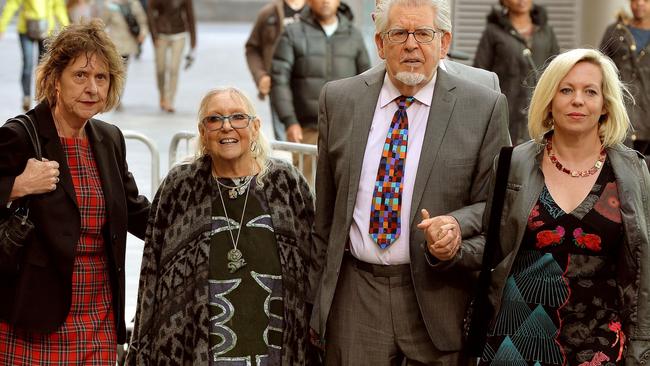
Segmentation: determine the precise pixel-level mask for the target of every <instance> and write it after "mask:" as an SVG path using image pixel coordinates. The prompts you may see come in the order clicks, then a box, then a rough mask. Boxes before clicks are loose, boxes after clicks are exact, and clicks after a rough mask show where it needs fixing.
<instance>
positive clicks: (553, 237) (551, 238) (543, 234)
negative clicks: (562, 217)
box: [535, 226, 564, 249]
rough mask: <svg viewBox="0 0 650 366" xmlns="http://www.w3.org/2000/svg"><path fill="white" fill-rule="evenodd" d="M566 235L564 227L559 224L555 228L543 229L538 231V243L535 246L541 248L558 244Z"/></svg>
mask: <svg viewBox="0 0 650 366" xmlns="http://www.w3.org/2000/svg"><path fill="white" fill-rule="evenodd" d="M563 237H564V228H563V227H562V226H558V227H556V228H555V230H542V231H540V232H538V233H537V243H535V246H536V247H537V249H541V248H544V247H547V246H554V245H558V244H560V243H561V242H562V239H563Z"/></svg>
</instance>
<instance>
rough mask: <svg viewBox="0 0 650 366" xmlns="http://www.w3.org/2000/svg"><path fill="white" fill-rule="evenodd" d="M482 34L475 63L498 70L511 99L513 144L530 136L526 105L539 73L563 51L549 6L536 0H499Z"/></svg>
mask: <svg viewBox="0 0 650 366" xmlns="http://www.w3.org/2000/svg"><path fill="white" fill-rule="evenodd" d="M499 3H500V4H501V10H499V9H496V8H493V9H492V11H491V12H490V14H488V16H487V25H486V27H485V30H484V31H483V35H482V36H481V40H480V41H479V44H478V47H477V49H476V56H475V58H474V66H476V67H480V68H482V69H485V70H490V71H494V72H495V73H496V74H497V75H498V76H499V83H500V84H501V91H502V92H503V93H504V94H505V95H506V97H507V98H508V108H509V111H510V112H509V113H510V119H509V125H508V128H509V130H510V138H511V139H512V143H513V144H518V143H521V142H524V141H527V140H528V139H529V137H528V130H527V129H526V115H527V111H526V108H527V107H528V102H529V101H530V96H531V94H532V91H533V88H534V86H535V83H536V82H537V78H538V74H539V73H540V71H541V69H542V68H543V66H544V64H545V63H546V61H547V60H548V59H549V58H550V57H552V56H554V55H556V54H557V53H558V52H559V44H558V42H557V39H556V38H555V33H554V32H553V28H552V27H551V26H550V25H549V24H548V17H547V14H546V9H544V8H543V7H541V6H539V5H536V4H533V1H532V0H499Z"/></svg>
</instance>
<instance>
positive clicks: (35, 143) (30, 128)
mask: <svg viewBox="0 0 650 366" xmlns="http://www.w3.org/2000/svg"><path fill="white" fill-rule="evenodd" d="M9 122H18V123H20V124H21V125H22V126H23V128H24V129H25V131H27V136H29V140H30V142H31V143H32V147H33V148H34V154H35V157H36V159H37V160H42V158H43V155H42V152H41V141H40V140H39V138H38V132H37V131H36V127H35V126H34V121H32V118H31V117H29V116H28V115H26V114H20V115H18V116H16V117H14V118H11V119H10V120H8V121H7V123H9Z"/></svg>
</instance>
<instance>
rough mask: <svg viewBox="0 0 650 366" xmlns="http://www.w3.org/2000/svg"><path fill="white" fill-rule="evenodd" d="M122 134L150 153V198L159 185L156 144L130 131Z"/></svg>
mask: <svg viewBox="0 0 650 366" xmlns="http://www.w3.org/2000/svg"><path fill="white" fill-rule="evenodd" d="M122 134H123V135H124V138H125V139H127V140H137V141H140V142H142V143H144V144H145V145H146V146H147V148H148V149H149V152H150V153H151V197H153V196H154V195H155V194H156V191H157V190H158V185H160V153H159V152H158V147H157V145H156V143H155V142H154V141H153V140H152V139H150V138H149V137H147V136H145V135H144V134H142V133H140V132H136V131H132V130H123V131H122Z"/></svg>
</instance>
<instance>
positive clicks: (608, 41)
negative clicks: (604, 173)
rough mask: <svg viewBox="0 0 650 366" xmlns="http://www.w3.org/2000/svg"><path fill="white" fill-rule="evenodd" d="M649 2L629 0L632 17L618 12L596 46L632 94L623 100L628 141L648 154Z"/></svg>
mask: <svg viewBox="0 0 650 366" xmlns="http://www.w3.org/2000/svg"><path fill="white" fill-rule="evenodd" d="M649 5H650V4H648V3H646V2H645V1H638V0H630V8H631V9H632V15H633V16H632V17H630V16H629V15H627V14H625V13H620V14H619V15H618V19H617V21H616V23H614V24H612V25H610V26H609V27H608V28H607V30H606V31H605V35H604V36H603V40H602V42H601V43H600V49H601V50H602V51H603V53H605V54H606V55H607V56H609V57H610V58H611V59H612V60H613V61H614V63H616V66H617V67H618V71H619V72H620V73H621V79H622V80H623V82H625V84H626V85H627V86H628V87H629V88H630V92H631V93H632V95H633V96H634V102H632V100H628V101H627V112H628V114H629V115H630V120H631V121H632V126H634V130H633V132H632V135H631V136H630V137H631V140H632V141H631V142H632V143H631V145H632V147H634V149H635V150H638V151H639V152H641V153H642V154H645V155H648V154H650V120H648V113H649V112H650V95H649V94H650V57H649V56H648V52H650V51H649V48H650V6H649Z"/></svg>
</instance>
